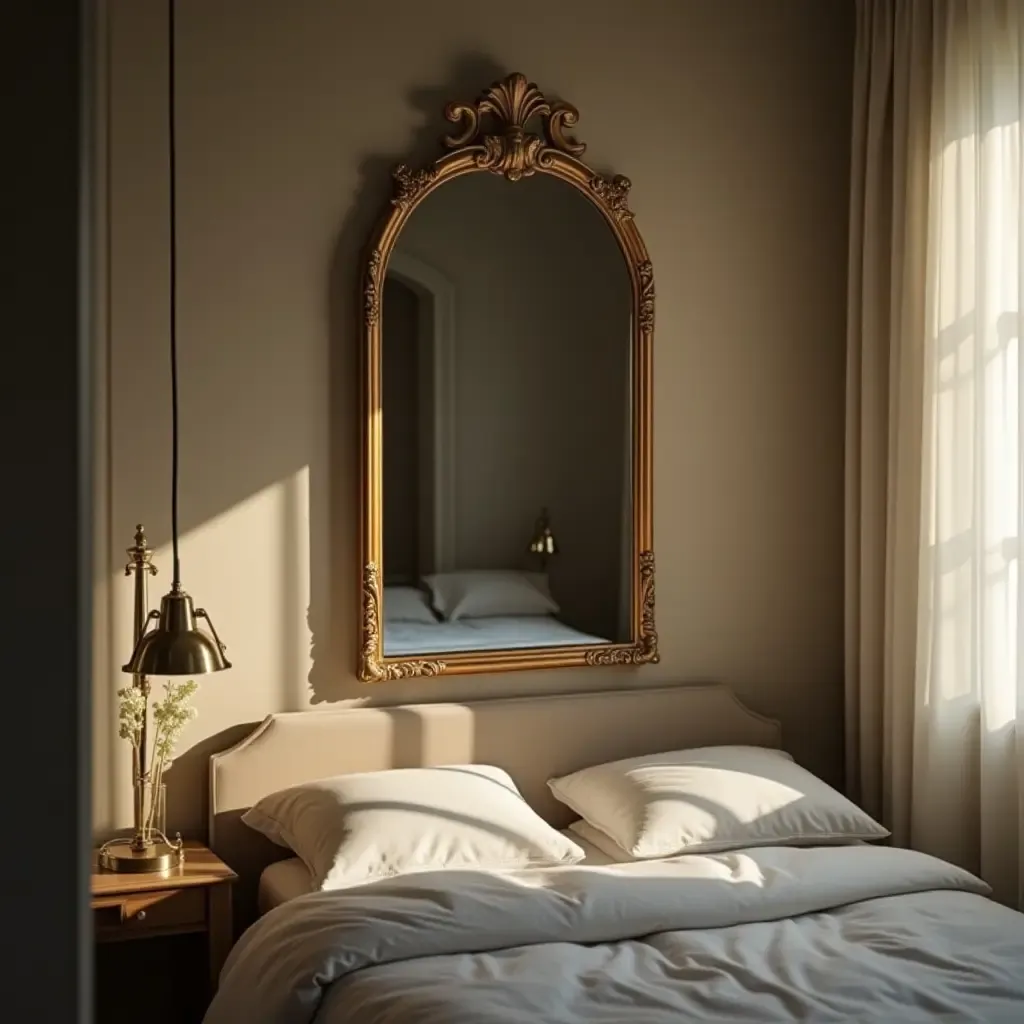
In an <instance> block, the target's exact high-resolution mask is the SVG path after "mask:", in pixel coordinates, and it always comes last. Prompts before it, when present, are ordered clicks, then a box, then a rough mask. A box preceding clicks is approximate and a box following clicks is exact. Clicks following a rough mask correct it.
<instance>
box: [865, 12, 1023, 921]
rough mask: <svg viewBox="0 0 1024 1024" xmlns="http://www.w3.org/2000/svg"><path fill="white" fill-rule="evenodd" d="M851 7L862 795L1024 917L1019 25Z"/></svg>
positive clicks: (1016, 16) (910, 837)
mask: <svg viewBox="0 0 1024 1024" xmlns="http://www.w3.org/2000/svg"><path fill="white" fill-rule="evenodd" d="M858 6H859V13H858V18H859V23H858V24H859V30H858V41H857V67H858V79H857V82H856V83H855V95H856V111H855V131H854V156H855V163H854V202H853V207H852V220H851V227H852V232H851V256H852V259H851V293H850V300H851V306H850V308H851V314H850V324H849V327H850V329H849V352H850V368H851V373H850V375H849V378H848V460H849V461H848V488H847V494H848V501H847V509H848V531H847V553H848V560H847V568H848V574H847V575H848V616H847V691H848V702H847V710H848V723H847V725H848V728H847V745H848V747H847V754H848V768H849V773H850V783H851V789H852V790H853V792H854V794H855V795H856V796H858V797H860V798H861V800H862V802H863V803H864V804H865V806H866V807H867V808H868V809H869V810H872V811H874V812H875V813H879V814H881V815H882V817H883V818H884V819H885V820H886V821H887V824H889V825H890V827H892V828H893V833H894V840H895V841H896V842H899V843H905V844H909V845H912V846H915V847H917V848H919V849H923V850H926V851H927V852H930V853H934V854H936V855H938V856H941V857H944V858H946V859H948V860H952V861H954V862H956V863H959V864H962V865H964V866H965V867H968V868H970V869H972V870H974V871H977V872H978V873H980V874H981V875H982V876H983V877H984V878H985V879H986V880H987V881H988V882H989V883H990V884H992V885H993V887H994V890H995V895H996V896H997V898H999V899H1002V900H1003V901H1005V902H1007V903H1010V904H1014V905H1018V906H1022V907H1024V663H1022V661H1021V659H1020V657H1019V651H1020V648H1021V641H1022V639H1024V631H1022V628H1021V627H1022V625H1024V609H1022V607H1021V604H1020V599H1019V591H1018V570H1019V563H1020V536H1021V524H1022V520H1024V479H1022V474H1021V458H1022V454H1024V448H1022V445H1021V436H1022V424H1021V420H1020V416H1019V408H1018V403H1019V395H1020V391H1021V382H1022V376H1021V372H1020V368H1019V363H1018V347H1019V337H1020V333H1021V331H1020V328H1021V314H1020V295H1021V282H1022V278H1024V262H1022V255H1024V254H1022V243H1024V219H1022V211H1021V186H1022V178H1024V175H1022V164H1021V152H1020V115H1021V111H1022V107H1024V102H1022V101H1024V75H1022V68H1021V55H1022V42H1024V26H1022V10H1021V8H1022V6H1024V5H1022V4H1020V3H1019V2H1018V0H934V2H932V3H927V4H921V3H915V2H913V0H902V2H901V0H861V2H860V3H859V5H858ZM858 157H859V158H860V160H861V163H860V165H858ZM858 167H860V171H861V175H860V177H858ZM872 180H874V181H875V182H876V185H875V188H874V189H873V190H872V188H871V187H870V183H871V181H872ZM878 182H882V183H884V187H882V186H879V185H878V184H877V183H878ZM865 183H867V184H865ZM858 184H859V185H860V189H859V192H858ZM858 196H859V198H860V200H861V201H860V202H858ZM880 268H881V269H880ZM879 282H881V283H879ZM873 366H882V367H883V368H884V372H883V371H878V370H876V371H875V372H874V373H872V372H870V368H871V367H873Z"/></svg>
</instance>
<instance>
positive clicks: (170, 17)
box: [167, 0, 181, 591]
mask: <svg viewBox="0 0 1024 1024" xmlns="http://www.w3.org/2000/svg"><path fill="white" fill-rule="evenodd" d="M174 91H175V90H174V0H167V116H168V122H169V129H170V131H169V133H168V136H169V142H168V151H169V164H170V168H169V179H170V182H169V186H168V191H169V203H168V205H169V208H170V219H171V224H170V228H171V230H170V261H171V273H170V293H171V317H170V330H171V542H172V544H173V549H174V576H173V579H172V580H171V589H172V590H175V591H177V590H179V589H180V588H181V569H180V565H179V563H178V237H177V236H178V217H177V196H176V194H175V193H176V185H177V182H176V180H175V179H176V177H177V160H176V151H175V127H176V126H175V110H174Z"/></svg>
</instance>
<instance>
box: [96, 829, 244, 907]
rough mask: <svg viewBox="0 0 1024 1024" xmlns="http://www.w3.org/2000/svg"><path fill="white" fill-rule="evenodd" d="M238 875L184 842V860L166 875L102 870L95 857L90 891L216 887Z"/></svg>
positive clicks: (202, 849) (211, 855)
mask: <svg viewBox="0 0 1024 1024" xmlns="http://www.w3.org/2000/svg"><path fill="white" fill-rule="evenodd" d="M236 878H238V875H236V874H235V872H234V871H232V870H231V868H229V867H228V866H227V864H225V863H224V861H222V860H221V859H220V858H219V857H218V856H217V855H216V854H215V853H213V852H212V851H211V850H209V849H208V848H207V847H205V846H204V845H203V844H202V843H198V842H195V841H186V842H185V860H184V863H182V864H180V865H179V866H178V867H176V868H172V869H171V870H170V871H167V872H153V873H147V872H139V871H132V872H123V873H122V872H117V871H101V870H100V869H99V867H98V866H97V864H96V851H93V855H92V878H91V880H90V881H91V888H92V895H93V896H106V895H113V894H114V893H122V892H156V891H158V890H160V889H183V888H185V887H187V886H199V885H216V884H217V883H219V882H233V881H235V879H236Z"/></svg>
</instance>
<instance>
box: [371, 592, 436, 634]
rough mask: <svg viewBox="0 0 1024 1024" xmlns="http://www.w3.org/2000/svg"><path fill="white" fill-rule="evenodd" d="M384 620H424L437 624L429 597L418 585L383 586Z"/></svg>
mask: <svg viewBox="0 0 1024 1024" xmlns="http://www.w3.org/2000/svg"><path fill="white" fill-rule="evenodd" d="M384 621H385V622H426V623H429V624H430V625H432V626H433V625H437V616H436V615H435V614H434V611H433V609H432V608H431V607H430V598H429V596H428V595H427V593H426V592H425V591H423V590H420V589H419V587H385V588H384Z"/></svg>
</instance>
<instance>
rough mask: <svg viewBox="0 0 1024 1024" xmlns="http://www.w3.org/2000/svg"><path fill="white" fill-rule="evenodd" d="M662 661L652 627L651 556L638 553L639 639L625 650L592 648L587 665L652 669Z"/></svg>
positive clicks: (649, 553) (652, 582)
mask: <svg viewBox="0 0 1024 1024" xmlns="http://www.w3.org/2000/svg"><path fill="white" fill-rule="evenodd" d="M660 660H661V656H660V655H659V653H658V631H657V629H655V626H654V552H653V551H641V552H640V635H639V637H638V638H637V641H636V643H634V644H630V645H629V646H626V647H609V648H601V647H595V648H592V649H591V650H589V651H587V664H588V665H649V664H650V665H653V664H657V663H658V662H659V661H660Z"/></svg>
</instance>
